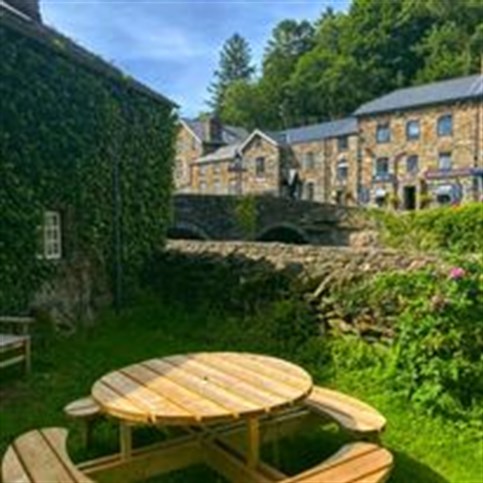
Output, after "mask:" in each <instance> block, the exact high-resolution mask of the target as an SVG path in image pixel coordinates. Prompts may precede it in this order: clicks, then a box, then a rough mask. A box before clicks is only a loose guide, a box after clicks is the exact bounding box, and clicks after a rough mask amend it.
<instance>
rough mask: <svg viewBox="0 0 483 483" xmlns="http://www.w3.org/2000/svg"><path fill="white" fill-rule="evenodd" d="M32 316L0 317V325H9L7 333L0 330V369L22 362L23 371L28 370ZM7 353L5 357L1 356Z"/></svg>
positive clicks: (26, 371)
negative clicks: (29, 332)
mask: <svg viewBox="0 0 483 483" xmlns="http://www.w3.org/2000/svg"><path fill="white" fill-rule="evenodd" d="M33 321H34V319H33V318H32V317H5V316H4V317H0V325H2V326H10V328H11V330H10V331H9V332H8V333H3V332H0V355H2V359H0V369H2V368H4V367H9V366H11V365H14V364H20V363H23V364H24V368H25V373H28V372H30V335H29V334H28V330H29V326H30V324H31V323H32V322H33ZM3 354H7V357H3Z"/></svg>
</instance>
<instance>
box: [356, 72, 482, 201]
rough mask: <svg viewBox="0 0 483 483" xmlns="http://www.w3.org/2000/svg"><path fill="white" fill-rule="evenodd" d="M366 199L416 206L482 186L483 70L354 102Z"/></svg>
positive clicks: (473, 192) (467, 195) (457, 197)
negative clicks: (478, 73) (482, 72)
mask: <svg viewBox="0 0 483 483" xmlns="http://www.w3.org/2000/svg"><path fill="white" fill-rule="evenodd" d="M355 116H356V117H357V121H358V126H359V142H360V146H361V163H360V166H361V168H362V172H361V202H362V203H367V202H369V203H371V204H376V205H385V204H392V205H393V206H394V207H400V208H402V209H406V210H411V209H416V208H423V207H426V206H434V205H442V204H454V203H460V202H465V201H475V200H478V199H479V198H480V197H481V196H482V193H483V159H482V158H483V76H481V75H473V76H468V77H461V78H457V79H450V80H446V81H441V82H435V83H431V84H426V85H422V86H417V87H411V88H407V89H400V90H397V91H394V92H392V93H390V94H388V95H386V96H382V97H380V98H378V99H375V100H373V101H371V102H368V103H367V104H364V105H362V106H361V107H360V108H359V109H357V110H356V112H355Z"/></svg>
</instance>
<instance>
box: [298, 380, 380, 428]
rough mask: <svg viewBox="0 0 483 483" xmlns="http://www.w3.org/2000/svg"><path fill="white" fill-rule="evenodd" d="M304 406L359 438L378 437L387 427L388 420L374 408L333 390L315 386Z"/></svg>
mask: <svg viewBox="0 0 483 483" xmlns="http://www.w3.org/2000/svg"><path fill="white" fill-rule="evenodd" d="M304 405H305V406H306V407H307V408H308V409H309V410H310V411H312V412H314V413H316V414H317V415H318V416H320V417H322V418H328V419H330V420H332V421H335V422H336V423H337V424H339V426H340V427H342V428H343V429H345V430H347V431H349V432H351V433H354V434H356V435H358V436H360V435H364V436H368V435H376V436H377V435H379V434H380V433H381V432H382V431H383V430H384V428H385V427H386V419H385V418H384V416H383V415H382V414H381V413H380V412H379V411H377V410H376V409H374V408H373V407H372V406H369V405H368V404H366V403H364V402H362V401H360V400H358V399H355V398H353V397H351V396H348V395H347V394H343V393H341V392H339V391H334V390H332V389H326V388H323V387H319V386H314V388H313V389H312V392H311V393H310V395H309V397H308V398H307V399H305V401H304Z"/></svg>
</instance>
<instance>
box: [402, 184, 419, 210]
mask: <svg viewBox="0 0 483 483" xmlns="http://www.w3.org/2000/svg"><path fill="white" fill-rule="evenodd" d="M403 207H404V209H405V210H415V209H416V186H405V187H404V191H403Z"/></svg>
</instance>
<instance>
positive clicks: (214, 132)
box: [202, 116, 223, 144]
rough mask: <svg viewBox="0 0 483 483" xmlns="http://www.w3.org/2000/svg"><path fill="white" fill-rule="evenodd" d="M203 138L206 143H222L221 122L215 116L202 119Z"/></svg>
mask: <svg viewBox="0 0 483 483" xmlns="http://www.w3.org/2000/svg"><path fill="white" fill-rule="evenodd" d="M202 122H203V138H204V140H205V142H207V143H213V144H222V143H223V127H222V125H221V121H220V119H219V118H218V117H216V116H206V118H205V119H203V121H202Z"/></svg>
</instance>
